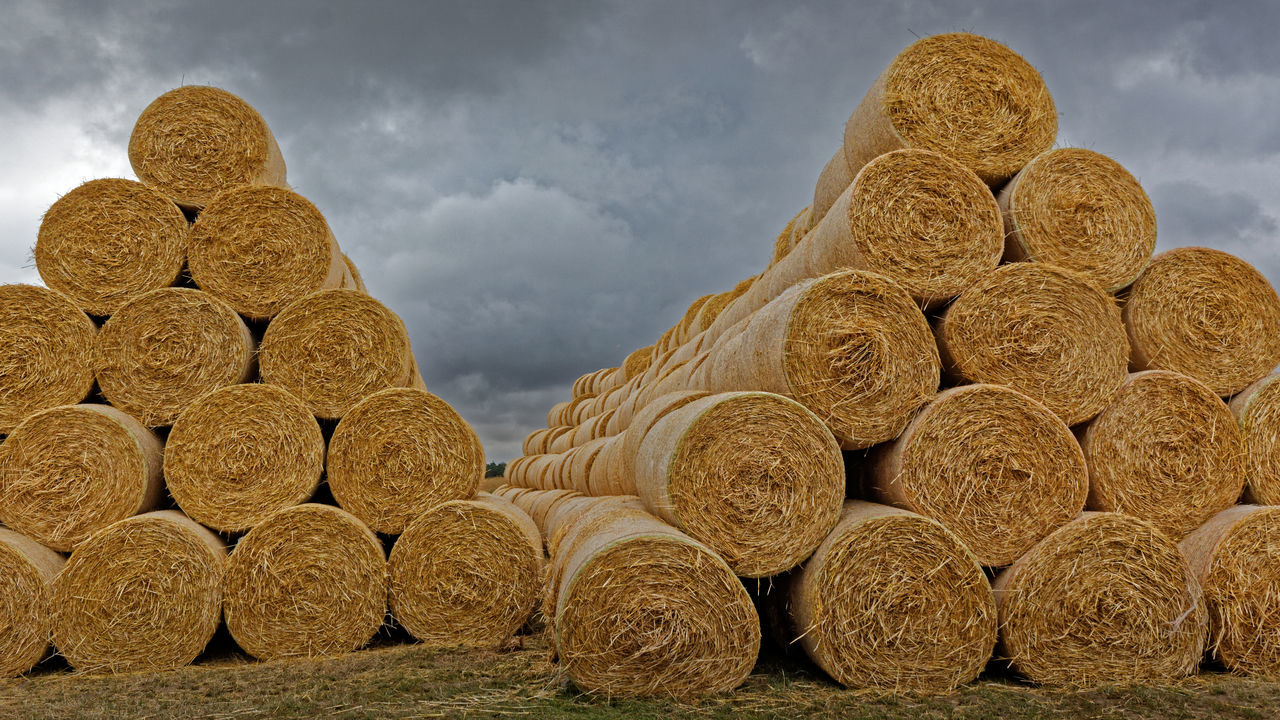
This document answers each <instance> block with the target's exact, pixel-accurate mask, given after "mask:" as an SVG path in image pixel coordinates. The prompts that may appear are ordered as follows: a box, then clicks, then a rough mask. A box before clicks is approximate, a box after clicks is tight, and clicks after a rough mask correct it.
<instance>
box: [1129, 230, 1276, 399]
mask: <svg viewBox="0 0 1280 720" xmlns="http://www.w3.org/2000/svg"><path fill="white" fill-rule="evenodd" d="M1124 322H1125V328H1126V329H1127V330H1128V332H1129V341H1130V343H1131V345H1132V348H1133V350H1132V356H1131V357H1130V362H1131V364H1132V366H1133V368H1134V369H1135V370H1172V371H1174V372H1178V373H1182V374H1183V375H1190V376H1191V377H1193V378H1195V379H1197V380H1199V381H1201V382H1203V383H1204V384H1206V385H1208V386H1209V387H1210V389H1212V390H1213V391H1214V392H1215V393H1217V394H1218V395H1221V396H1223V397H1226V396H1229V395H1234V394H1236V393H1238V392H1240V391H1241V390H1243V389H1244V388H1245V387H1247V386H1248V385H1249V384H1250V383H1252V382H1254V381H1256V380H1258V379H1260V378H1262V377H1264V376H1266V375H1267V374H1268V373H1270V372H1271V371H1272V370H1274V369H1275V367H1276V365H1277V363H1280V298H1277V297H1276V291H1275V289H1274V288H1272V287H1271V283H1269V282H1267V279H1266V278H1265V277H1263V276H1262V274H1261V273H1259V272H1258V271H1257V270H1255V269H1254V268H1253V267H1252V266H1251V265H1249V264H1248V263H1246V262H1245V261H1243V260H1241V259H1239V258H1236V257H1233V256H1231V255H1228V254H1227V253H1224V252H1222V251H1220V250H1210V249H1208V248H1198V247H1183V248H1177V249H1176V250H1169V251H1168V252H1163V253H1160V254H1159V255H1157V256H1156V257H1155V258H1154V259H1152V261H1151V264H1150V265H1149V266H1148V267H1147V269H1146V271H1144V272H1143V273H1142V275H1141V276H1140V277H1139V278H1138V280H1137V281H1136V282H1135V283H1134V284H1133V287H1132V288H1131V289H1130V291H1129V293H1128V296H1127V299H1126V302H1125V306H1124Z"/></svg>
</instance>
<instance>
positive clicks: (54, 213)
mask: <svg viewBox="0 0 1280 720" xmlns="http://www.w3.org/2000/svg"><path fill="white" fill-rule="evenodd" d="M186 252H187V218H186V216H184V215H183V214H182V210H180V209H178V206H177V205H175V204H173V202H172V201H171V200H169V199H168V198H167V197H165V196H164V195H162V194H160V193H158V192H156V191H154V190H151V189H150V188H148V187H147V186H145V185H143V184H142V183H140V182H135V181H133V180H122V179H116V178H110V179H105V180H90V181H89V182H86V183H84V184H83V185H81V186H79V187H77V188H76V189H74V190H72V191H71V192H69V193H67V194H66V195H63V196H62V197H61V198H59V199H58V201H57V202H55V203H54V204H53V206H52V207H50V208H49V210H48V212H46V213H45V214H44V219H43V220H41V221H40V232H39V235H38V236H37V238H36V249H35V260H36V269H37V270H38V271H39V272H40V279H41V280H44V283H45V285H48V286H49V287H50V288H52V289H53V290H57V291H58V292H61V293H63V294H65V295H66V296H67V297H69V298H71V299H72V301H73V302H75V303H76V305H77V306H79V307H80V309H82V310H84V311H85V312H87V313H89V314H90V315H97V316H99V317H106V316H108V315H111V314H113V313H115V312H116V311H117V310H119V309H120V308H121V306H123V305H125V304H126V303H128V302H130V301H132V300H135V299H137V298H138V297H140V296H141V295H143V294H145V293H147V292H150V291H151V290H155V289H158V288H162V287H168V286H170V285H173V284H174V283H176V282H177V281H178V278H179V276H181V275H182V263H183V262H184V261H185V260H186Z"/></svg>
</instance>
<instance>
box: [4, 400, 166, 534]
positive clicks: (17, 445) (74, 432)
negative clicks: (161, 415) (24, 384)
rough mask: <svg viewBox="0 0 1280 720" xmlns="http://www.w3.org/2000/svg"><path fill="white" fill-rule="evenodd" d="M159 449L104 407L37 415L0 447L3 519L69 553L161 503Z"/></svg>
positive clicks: (116, 412)
mask: <svg viewBox="0 0 1280 720" xmlns="http://www.w3.org/2000/svg"><path fill="white" fill-rule="evenodd" d="M163 453H164V449H163V446H162V445H161V443H160V440H159V439H158V438H157V437H156V436H155V435H154V434H153V433H152V432H151V431H150V430H148V429H146V428H145V427H143V426H142V425H141V424H139V423H138V421H137V420H134V419H133V418H131V417H129V416H128V415H126V414H125V413H123V412H120V411H119V410H117V409H115V408H112V407H108V406H106V405H69V406H65V407H59V408H53V409H50V410H43V411H41V412H38V413H36V414H34V415H32V416H30V417H28V418H27V419H26V420H24V421H23V422H22V424H21V425H19V426H18V428H17V429H16V430H14V431H13V434H11V435H10V436H9V437H8V438H7V439H6V440H5V441H4V444H2V445H0V522H3V523H4V524H5V525H7V526H9V527H10V528H11V529H13V530H16V531H18V532H20V533H22V534H24V535H28V536H30V537H32V538H33V539H35V540H36V541H38V542H40V543H41V544H43V545H48V546H49V547H51V548H53V549H54V550H58V551H61V552H68V551H70V550H71V549H72V548H74V547H75V546H76V545H77V544H78V543H80V542H81V541H83V540H84V539H85V538H87V537H88V536H89V535H90V534H92V533H94V532H96V531H98V530H100V529H102V528H104V527H106V526H108V525H110V524H112V523H114V522H116V521H117V520H123V519H124V518H127V517H129V516H130V515H135V514H137V513H140V512H144V511H146V510H149V509H151V508H154V507H156V506H157V505H158V503H159V502H160V501H161V499H162V497H163V494H164V483H163V481H162V479H161V465H162V462H163Z"/></svg>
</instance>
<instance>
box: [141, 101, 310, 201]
mask: <svg viewBox="0 0 1280 720" xmlns="http://www.w3.org/2000/svg"><path fill="white" fill-rule="evenodd" d="M129 164H130V165H132V166H133V172H134V174H136V175H137V176H138V179H139V180H141V181H142V182H144V183H146V184H147V185H149V186H150V187H153V188H155V189H156V190H158V191H159V192H161V193H163V194H164V195H165V196H167V197H170V198H172V199H173V201H174V202H176V203H178V204H179V205H181V206H182V207H184V208H189V209H195V210H198V209H200V208H202V207H204V206H205V204H207V203H208V202H209V201H210V200H211V199H212V198H213V196H214V195H216V194H218V193H219V192H220V191H222V190H224V189H226V188H229V187H233V186H236V185H278V186H282V187H283V186H284V184H285V165H284V157H283V156H282V155H281V154H280V146H279V145H277V144H276V139H275V137H274V136H272V134H271V130H270V129H269V128H268V127H267V123H266V122H264V121H263V119H262V116H261V115H259V114H258V112H257V111H256V110H254V109H253V108H252V107H250V106H249V104H248V103H246V102H245V101H244V100H241V99H240V98H239V97H236V96H235V95H232V94H231V93H229V92H227V91H225V90H219V89H218V88H212V87H204V86H200V85H187V86H184V87H180V88H176V89H174V90H170V91H169V92H167V93H165V94H163V95H161V96H160V97H158V98H156V99H155V100H154V101H152V103H151V104H150V105H148V106H147V108H146V109H145V110H143V111H142V115H140V116H139V117H138V122H137V123H136V124H135V125H134V126H133V134H132V135H130V136H129Z"/></svg>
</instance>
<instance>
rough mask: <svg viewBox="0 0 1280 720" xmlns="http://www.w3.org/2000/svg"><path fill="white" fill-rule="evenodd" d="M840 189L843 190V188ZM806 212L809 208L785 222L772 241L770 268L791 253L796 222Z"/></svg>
mask: <svg viewBox="0 0 1280 720" xmlns="http://www.w3.org/2000/svg"><path fill="white" fill-rule="evenodd" d="M840 189H841V190H844V188H840ZM837 194H838V193H837ZM808 210H809V208H805V209H804V210H801V211H800V212H798V213H796V216H795V217H793V218H791V219H790V220H788V221H787V226H786V227H784V228H782V232H780V233H778V238H777V239H776V240H774V241H773V256H772V257H771V258H770V259H769V265H770V266H773V265H775V264H776V263H777V262H778V261H779V260H781V259H782V258H784V257H786V256H787V253H789V252H791V247H792V243H791V238H792V235H793V233H794V232H795V227H796V222H797V221H798V220H800V218H802V217H804V214H805V213H806V212H807V211H808Z"/></svg>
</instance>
